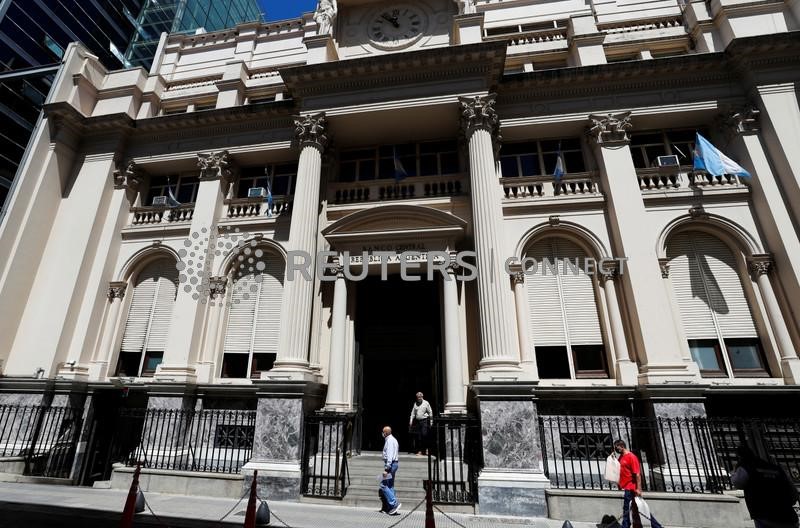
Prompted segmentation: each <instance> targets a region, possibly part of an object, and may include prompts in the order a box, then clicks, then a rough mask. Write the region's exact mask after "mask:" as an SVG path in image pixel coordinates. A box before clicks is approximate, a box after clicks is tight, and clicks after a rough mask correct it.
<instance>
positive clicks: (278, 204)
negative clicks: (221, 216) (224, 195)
mask: <svg viewBox="0 0 800 528" xmlns="http://www.w3.org/2000/svg"><path fill="white" fill-rule="evenodd" d="M225 206H226V213H225V214H226V216H227V217H228V218H252V217H259V216H267V217H272V216H279V215H282V214H283V213H286V212H288V211H289V209H290V207H291V200H290V197H288V196H275V197H273V199H272V207H269V204H268V203H267V201H266V200H264V198H232V199H229V200H225Z"/></svg>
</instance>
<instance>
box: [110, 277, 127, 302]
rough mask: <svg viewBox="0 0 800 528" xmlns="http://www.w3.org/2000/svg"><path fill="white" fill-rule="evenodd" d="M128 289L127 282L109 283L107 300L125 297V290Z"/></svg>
mask: <svg viewBox="0 0 800 528" xmlns="http://www.w3.org/2000/svg"><path fill="white" fill-rule="evenodd" d="M126 289H128V283H127V282H116V281H115V282H109V283H108V293H107V295H108V300H110V301H113V300H114V299H122V298H123V297H125V290H126Z"/></svg>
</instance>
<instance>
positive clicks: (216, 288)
mask: <svg viewBox="0 0 800 528" xmlns="http://www.w3.org/2000/svg"><path fill="white" fill-rule="evenodd" d="M227 289H228V277H223V276H219V277H211V278H210V279H209V280H208V294H209V296H210V297H211V298H212V299H216V298H217V297H220V296H222V295H225V292H226V291H227Z"/></svg>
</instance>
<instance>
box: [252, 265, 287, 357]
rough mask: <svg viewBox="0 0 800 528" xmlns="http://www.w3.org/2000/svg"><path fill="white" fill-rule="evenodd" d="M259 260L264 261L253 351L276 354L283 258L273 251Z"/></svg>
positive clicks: (281, 298)
mask: <svg viewBox="0 0 800 528" xmlns="http://www.w3.org/2000/svg"><path fill="white" fill-rule="evenodd" d="M260 262H263V263H264V265H265V268H264V270H263V271H262V273H261V285H260V286H261V289H260V292H259V297H258V305H257V311H256V322H255V335H254V336H253V352H254V353H256V354H258V353H270V354H277V353H278V337H279V333H280V322H281V302H282V301H283V276H284V266H283V259H282V258H281V257H280V256H279V255H277V254H275V253H271V252H266V253H265V254H264V257H263V258H262V259H261V260H260Z"/></svg>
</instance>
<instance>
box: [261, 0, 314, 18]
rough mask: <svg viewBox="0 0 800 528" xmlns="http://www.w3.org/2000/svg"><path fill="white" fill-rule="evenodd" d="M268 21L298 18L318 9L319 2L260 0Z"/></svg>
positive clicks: (305, 0) (310, 0) (307, 0)
mask: <svg viewBox="0 0 800 528" xmlns="http://www.w3.org/2000/svg"><path fill="white" fill-rule="evenodd" d="M258 3H259V4H261V11H263V12H264V13H265V17H264V18H265V19H266V20H284V19H287V18H296V17H299V16H300V15H302V14H303V13H305V12H307V11H313V10H314V8H315V7H317V0H259V1H258Z"/></svg>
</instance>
